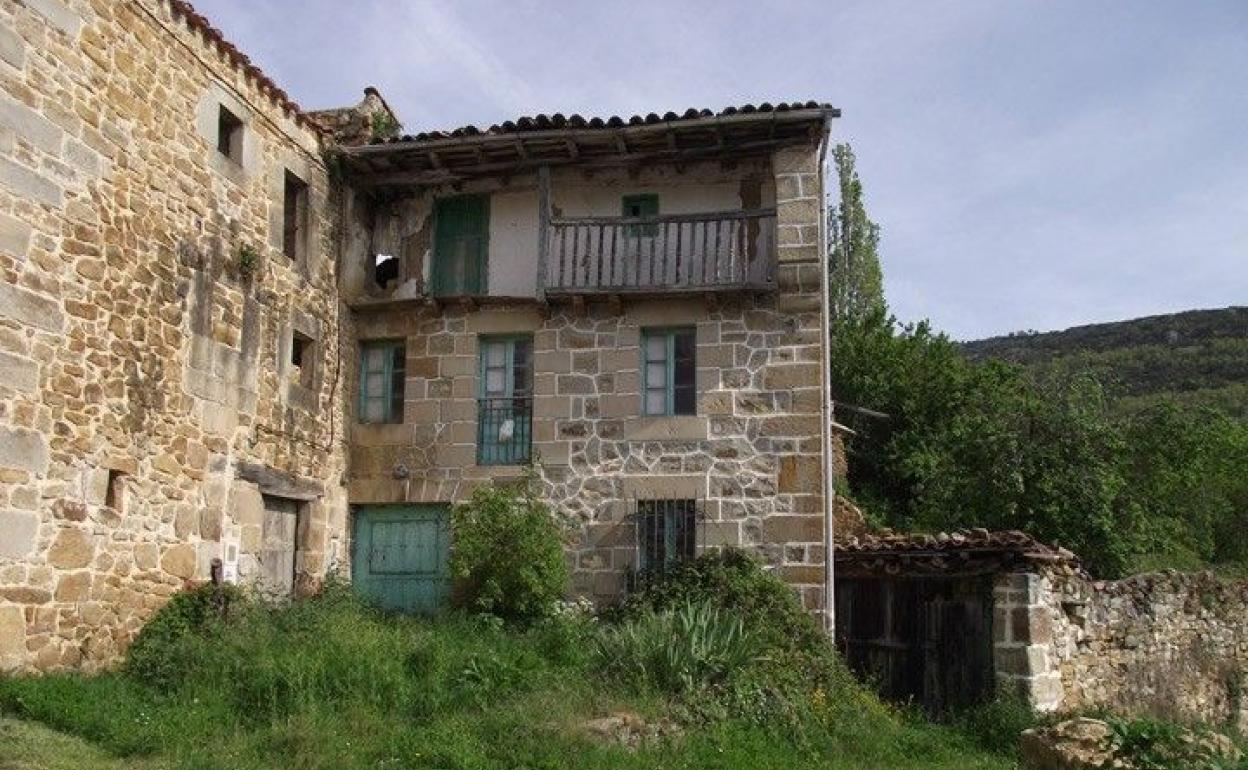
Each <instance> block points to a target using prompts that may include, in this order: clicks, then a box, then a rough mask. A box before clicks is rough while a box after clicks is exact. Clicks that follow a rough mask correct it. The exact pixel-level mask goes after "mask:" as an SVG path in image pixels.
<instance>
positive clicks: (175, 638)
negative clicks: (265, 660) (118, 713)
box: [125, 584, 245, 689]
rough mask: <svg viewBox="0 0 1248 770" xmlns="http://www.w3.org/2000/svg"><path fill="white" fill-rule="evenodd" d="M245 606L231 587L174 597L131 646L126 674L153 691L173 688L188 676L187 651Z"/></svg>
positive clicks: (211, 587) (207, 588)
mask: <svg viewBox="0 0 1248 770" xmlns="http://www.w3.org/2000/svg"><path fill="white" fill-rule="evenodd" d="M243 604H245V601H244V596H243V593H242V592H241V591H240V590H239V589H238V587H236V586H233V585H228V584H227V585H221V586H215V585H212V584H207V585H203V586H200V587H198V588H192V589H189V590H186V591H182V592H180V593H176V594H174V595H173V598H171V599H170V600H169V601H168V602H167V603H166V604H165V606H164V607H161V608H160V610H159V611H157V613H156V614H155V615H153V616H152V618H151V619H150V620H148V621H147V625H145V626H143V630H142V631H140V632H139V635H138V637H137V638H135V640H134V643H133V644H131V645H130V650H129V652H128V654H127V656H126V664H125V668H126V673H128V674H129V675H130V676H132V677H133V678H134V679H136V680H138V681H140V682H142V683H144V684H146V685H149V686H151V687H156V688H159V689H165V688H169V687H171V686H173V685H174V684H175V683H177V682H178V681H180V680H181V678H182V676H183V675H184V674H185V673H186V665H187V660H186V658H187V655H186V652H187V650H186V648H187V647H188V646H194V645H196V644H198V643H199V641H200V640H201V639H202V638H203V637H205V636H208V635H211V632H212V631H213V630H214V628H215V627H216V626H217V624H219V623H220V622H221V621H223V620H224V619H225V618H226V617H227V616H228V615H229V614H230V613H231V612H238V611H239V609H240V608H241V606H242V605H243Z"/></svg>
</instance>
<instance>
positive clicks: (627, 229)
mask: <svg viewBox="0 0 1248 770" xmlns="http://www.w3.org/2000/svg"><path fill="white" fill-rule="evenodd" d="M548 232H549V241H548V243H547V263H546V283H545V289H546V293H547V294H548V295H551V294H554V295H559V294H564V295H573V294H593V293H603V294H616V293H621V294H622V293H630V292H681V291H690V292H694V291H722V290H726V289H768V288H772V287H773V286H774V282H775V256H776V248H775V243H776V212H775V209H758V210H754V211H722V212H715V213H710V214H676V215H668V216H655V217H577V218H552V219H551V220H550V228H549V231H548Z"/></svg>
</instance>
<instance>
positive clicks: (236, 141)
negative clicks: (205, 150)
mask: <svg viewBox="0 0 1248 770" xmlns="http://www.w3.org/2000/svg"><path fill="white" fill-rule="evenodd" d="M218 110H219V111H218V113H217V152H220V153H221V154H222V155H224V156H225V157H227V158H229V159H230V160H232V161H234V162H235V163H242V162H243V121H242V120H240V119H239V117H238V116H237V115H235V114H234V113H232V112H230V111H229V110H227V109H226V108H225V107H223V106H222V107H218Z"/></svg>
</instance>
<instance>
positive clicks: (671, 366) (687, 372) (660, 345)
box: [641, 326, 698, 416]
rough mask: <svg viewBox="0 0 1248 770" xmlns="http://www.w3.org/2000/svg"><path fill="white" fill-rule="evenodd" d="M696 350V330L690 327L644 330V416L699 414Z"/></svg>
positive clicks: (642, 364) (642, 348) (642, 407)
mask: <svg viewBox="0 0 1248 770" xmlns="http://www.w3.org/2000/svg"><path fill="white" fill-rule="evenodd" d="M697 347H698V345H697V330H696V329H694V328H693V327H691V326H680V327H674V328H664V329H643V330H642V334H641V410H642V413H643V414H646V415H650V416H665V415H666V416H671V415H688V414H697V371H698V370H697Z"/></svg>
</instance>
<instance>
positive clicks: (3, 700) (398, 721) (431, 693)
mask: <svg viewBox="0 0 1248 770" xmlns="http://www.w3.org/2000/svg"><path fill="white" fill-rule="evenodd" d="M598 633H599V631H598V630H597V629H596V628H595V626H594V624H593V623H592V622H589V621H558V622H550V623H543V624H539V625H538V626H535V627H533V628H530V629H528V630H514V629H507V628H504V627H502V626H501V624H498V623H495V622H488V621H484V620H480V619H471V618H465V617H460V616H455V615H447V616H444V617H442V618H440V619H435V620H420V619H414V618H405V617H394V616H385V615H382V614H379V613H376V612H374V611H372V610H370V609H368V608H365V607H363V606H361V605H360V604H358V603H357V602H356V601H355V600H353V599H351V598H349V597H348V596H347V595H346V594H345V593H344V592H342V591H331V592H330V594H329V595H328V596H326V597H322V598H318V599H314V600H308V601H304V602H301V603H298V604H295V605H292V606H290V607H288V608H285V609H282V610H279V611H268V610H262V609H256V608H253V609H244V610H243V611H241V612H239V613H236V617H233V618H232V619H231V620H230V621H229V622H228V623H227V624H223V625H220V626H218V625H215V624H213V625H212V626H211V627H210V628H208V629H207V630H204V631H201V632H196V633H189V634H184V635H182V636H180V637H178V638H176V639H174V640H173V641H170V642H168V643H167V644H166V645H165V647H164V649H163V650H162V653H161V655H160V656H158V663H159V665H150V664H151V662H152V660H155V659H156V658H152V657H149V656H151V649H150V646H149V650H148V651H146V652H145V653H144V655H143V656H136V657H135V659H132V660H131V661H129V663H128V664H127V665H126V666H124V667H122V668H121V669H119V670H117V671H114V672H109V673H104V674H99V675H95V676H85V675H78V674H58V675H49V676H43V677H39V678H0V711H3V712H4V713H6V714H8V715H10V716H11V717H15V718H18V719H21V720H23V721H22V722H20V723H17V722H13V721H12V720H8V721H6V722H4V723H3V724H4V726H5V730H6V731H8V733H6V735H9V734H10V733H11V734H12V735H11V736H10V737H12V740H5V741H0V769H2V770H10V768H28V769H29V770H36V769H38V770H54V769H57V770H59V768H62V767H64V768H70V767H73V768H82V769H83V770H113V768H119V767H136V766H137V767H142V768H156V767H162V768H163V767H171V768H175V769H176V770H215V769H218V768H219V769H221V770H225V769H226V768H230V769H233V768H249V769H254V770H264V769H266V768H274V769H276V768H300V769H301V770H303V769H307V770H320V769H324V770H330V769H331V768H332V769H333V770H354V769H357V768H358V769H360V770H363V768H369V769H370V770H380V769H385V768H413V769H415V768H430V769H432V768H439V769H442V770H459V769H461V768H462V769H463V770H469V769H471V770H478V769H481V770H491V769H493V768H498V769H499V770H503V769H504V768H506V769H509V770H510V769H511V768H531V769H533V770H538V769H541V770H559V769H560V768H582V767H592V768H604V769H607V770H611V769H614V768H656V767H662V768H690V770H692V769H693V768H697V769H698V770H714V769H715V768H722V769H723V770H731V769H735V768H786V769H787V768H792V767H797V766H810V767H827V768H845V769H846V770H848V769H849V768H855V769H865V768H896V769H900V770H905V769H906V768H935V769H937V770H940V769H941V768H947V769H948V770H954V768H957V769H958V770H966V769H971V770H975V769H978V770H1006V768H1013V767H1015V765H1014V762H1013V759H1012V757H1011V750H1012V745H1011V746H1004V747H999V748H1000V749H1001V750H1000V752H997V751H993V750H988V749H984V748H983V747H982V746H981V745H979V744H978V743H976V741H975V740H973V739H972V738H971V737H969V736H968V735H967V734H966V733H965V732H960V731H958V730H956V729H954V728H950V727H945V726H940V725H934V724H930V723H927V722H924V721H922V720H921V719H919V718H918V717H915V716H911V715H908V714H906V713H903V712H900V711H897V710H894V709H891V708H889V707H887V706H885V705H883V704H881V703H880V702H879V701H878V700H877V699H876V698H875V697H874V696H872V695H871V694H869V693H868V692H867V691H866V690H864V689H862V688H861V687H859V686H857V685H855V684H853V683H852V682H851V681H849V680H846V681H844V682H842V683H840V684H837V685H836V686H835V689H834V690H831V691H825V690H823V689H816V690H814V691H812V692H811V693H810V694H809V699H810V702H809V703H807V704H803V711H802V713H803V714H804V715H805V716H804V717H803V721H802V723H801V724H800V725H799V726H798V729H796V730H794V729H791V727H792V726H791V725H790V726H782V725H778V724H771V723H769V722H768V720H767V719H766V718H760V714H758V713H753V714H751V713H745V712H743V713H728V714H725V715H722V716H720V717H717V718H713V719H708V718H700V719H697V720H688V719H687V720H686V721H685V722H684V724H683V726H682V730H681V732H680V733H679V735H678V736H677V737H674V738H669V739H664V740H662V741H658V742H655V743H653V744H650V745H645V746H643V747H642V748H640V749H636V750H630V749H627V748H624V747H621V746H615V745H610V746H604V745H599V744H597V743H595V742H594V741H593V740H591V739H590V738H589V737H588V736H587V735H586V733H585V730H584V728H583V724H584V722H585V721H586V720H587V719H590V718H593V717H597V716H603V715H607V714H611V713H614V712H617V711H622V710H628V711H631V712H634V713H637V714H641V715H642V716H643V717H647V718H658V717H662V716H670V717H674V718H676V719H680V718H681V717H680V715H681V714H682V713H683V714H688V713H690V711H689V710H688V709H682V708H681V706H680V704H678V703H676V702H675V701H674V699H672V698H671V697H670V696H664V695H662V694H646V691H645V690H637V689H630V688H627V687H620V686H618V684H615V683H613V682H612V681H611V680H609V679H608V678H607V677H606V676H604V675H603V674H602V673H601V671H600V665H599V664H598V663H597V662H596V661H595V658H594V652H593V651H594V649H595V648H596V645H595V644H594V640H595V639H596V638H597V636H596V635H597V634H598ZM32 723H41V724H42V725H44V726H46V727H48V728H52V729H54V730H57V731H60V732H61V733H68V734H71V735H73V736H76V739H68V738H66V737H64V736H61V735H59V734H56V733H50V732H48V731H47V730H46V729H44V728H43V727H36V726H35V725H34V724H32ZM79 739H85V741H87V742H89V745H88V744H87V743H84V742H83V741H82V740H79ZM9 754H13V756H9ZM136 762H137V764H136ZM6 763H7V764H6Z"/></svg>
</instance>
